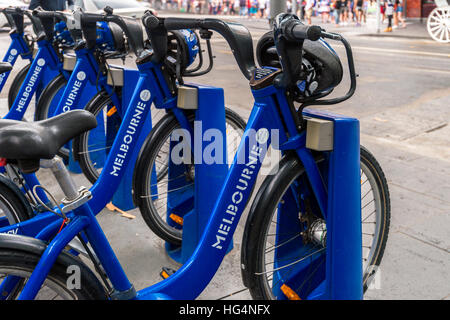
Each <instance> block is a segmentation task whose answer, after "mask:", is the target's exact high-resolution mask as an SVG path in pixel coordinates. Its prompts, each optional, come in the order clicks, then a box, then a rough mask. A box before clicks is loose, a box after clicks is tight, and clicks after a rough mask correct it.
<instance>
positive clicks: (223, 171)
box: [166, 84, 233, 263]
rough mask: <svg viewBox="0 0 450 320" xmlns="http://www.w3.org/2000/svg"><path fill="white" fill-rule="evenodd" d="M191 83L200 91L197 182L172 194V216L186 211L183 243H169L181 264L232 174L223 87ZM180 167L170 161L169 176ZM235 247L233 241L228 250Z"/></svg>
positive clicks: (196, 138)
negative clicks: (228, 158)
mask: <svg viewBox="0 0 450 320" xmlns="http://www.w3.org/2000/svg"><path fill="white" fill-rule="evenodd" d="M188 86H189V87H191V88H196V89H197V93H198V108H197V110H196V112H195V123H194V128H193V132H194V137H193V139H192V140H193V141H194V148H193V149H194V150H193V155H194V157H193V158H194V159H193V160H194V168H195V183H194V185H193V186H191V187H190V190H189V191H187V190H183V191H182V192H178V193H177V192H171V194H170V195H169V197H168V210H170V211H168V216H169V214H170V213H171V212H173V211H176V210H177V209H178V210H181V211H183V210H184V212H176V213H177V215H179V216H182V218H183V239H182V244H181V246H178V247H177V246H174V245H172V244H169V243H166V250H167V252H168V254H169V256H170V257H171V258H172V259H174V260H175V261H177V262H179V263H185V262H186V261H187V260H188V259H189V257H190V256H191V255H192V253H193V252H194V250H195V248H196V247H197V244H198V243H199V241H200V238H201V236H202V234H203V231H204V229H205V227H206V225H207V223H208V221H209V218H210V215H211V212H212V211H213V208H214V205H215V203H216V200H217V197H218V196H219V193H220V190H221V188H222V186H223V183H224V181H225V178H226V176H227V173H228V164H227V149H226V146H227V143H226V128H225V108H224V106H225V101H224V93H223V89H221V88H216V87H209V86H202V85H193V84H189V85H188ZM176 167H177V166H174V165H172V164H169V177H170V170H174V171H176V170H177V169H179V168H176ZM175 175H176V174H175ZM185 183H186V185H188V182H185ZM179 189H180V190H182V188H179ZM187 194H188V196H186V195H187ZM180 199H182V200H180ZM175 204H176V205H175ZM189 209H190V210H189ZM168 219H169V218H168ZM169 223H170V221H169ZM232 248H233V243H231V244H230V248H229V249H228V250H231V249H232Z"/></svg>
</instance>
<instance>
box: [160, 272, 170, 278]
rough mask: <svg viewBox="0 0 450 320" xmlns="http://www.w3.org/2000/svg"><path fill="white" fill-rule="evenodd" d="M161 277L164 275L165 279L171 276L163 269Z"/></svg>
mask: <svg viewBox="0 0 450 320" xmlns="http://www.w3.org/2000/svg"><path fill="white" fill-rule="evenodd" d="M161 277H163V279H167V278H168V277H169V274H168V273H167V272H165V271H161Z"/></svg>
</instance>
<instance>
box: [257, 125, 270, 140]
mask: <svg viewBox="0 0 450 320" xmlns="http://www.w3.org/2000/svg"><path fill="white" fill-rule="evenodd" d="M267 140H269V130H267V129H266V128H261V129H259V130H258V131H257V132H256V142H258V143H259V144H265V143H266V142H267Z"/></svg>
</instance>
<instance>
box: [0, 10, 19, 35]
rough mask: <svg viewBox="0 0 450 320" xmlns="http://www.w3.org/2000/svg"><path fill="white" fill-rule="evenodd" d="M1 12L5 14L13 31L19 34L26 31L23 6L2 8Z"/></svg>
mask: <svg viewBox="0 0 450 320" xmlns="http://www.w3.org/2000/svg"><path fill="white" fill-rule="evenodd" d="M0 12H2V13H3V14H4V15H5V17H6V20H7V21H8V24H9V25H10V27H11V31H12V32H16V33H19V34H22V33H23V32H24V22H23V14H24V12H23V10H22V9H21V8H14V7H7V8H3V9H0Z"/></svg>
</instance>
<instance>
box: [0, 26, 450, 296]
mask: <svg viewBox="0 0 450 320" xmlns="http://www.w3.org/2000/svg"><path fill="white" fill-rule="evenodd" d="M239 22H242V23H244V24H245V25H246V26H247V27H248V28H249V30H250V32H251V34H252V36H253V38H254V42H255V45H256V41H257V40H258V39H259V37H260V36H261V35H262V34H264V33H265V32H266V31H267V30H268V27H267V26H266V24H265V23H263V22H259V21H248V20H246V19H243V20H239ZM332 29H333V28H332ZM335 30H336V29H335ZM340 31H342V32H344V34H345V35H346V36H347V37H348V40H349V41H350V43H351V45H352V48H353V54H354V57H355V63H356V70H357V73H358V74H359V77H358V86H357V91H356V93H355V95H354V97H353V98H352V99H350V100H349V101H346V102H345V103H342V104H339V105H335V106H327V107H326V108H325V109H327V110H331V111H333V112H336V113H341V114H345V115H349V116H354V117H357V118H358V119H359V120H360V123H361V143H362V144H363V145H365V146H366V147H368V148H369V150H371V151H372V153H373V154H374V155H375V156H376V158H377V159H378V160H379V162H380V163H381V165H382V168H383V170H384V171H385V174H386V177H387V179H388V182H389V188H390V194H391V214H392V218H391V230H390V234H389V240H388V244H387V248H386V252H385V256H384V258H383V262H382V264H381V269H380V282H379V287H378V288H377V289H373V290H369V291H368V293H367V294H366V296H365V298H368V299H450V273H449V270H450V255H449V254H450V232H449V230H450V229H449V226H450V182H449V181H450V126H449V125H448V123H449V121H450V108H449V106H450V47H449V45H442V44H437V43H436V42H433V41H432V40H427V39H422V38H414V37H409V38H408V37H373V36H369V35H367V34H366V35H358V33H357V32H355V30H354V29H351V28H344V29H340ZM8 44H9V40H8V35H7V33H0V55H3V53H4V52H5V50H6V48H7V46H8ZM212 44H213V50H214V55H215V56H216V59H215V60H214V69H213V71H212V72H211V73H209V74H208V75H205V76H202V77H198V78H195V79H189V81H192V82H198V83H204V84H208V85H214V86H217V87H223V88H224V89H225V102H226V104H227V106H229V107H231V108H232V109H234V110H236V111H238V112H239V113H240V114H242V115H243V116H248V114H249V112H250V110H251V107H252V101H253V100H252V96H251V93H250V90H249V87H248V81H247V80H246V79H245V78H244V76H243V75H242V74H241V73H240V71H239V69H238V67H237V64H236V62H235V60H234V57H233V55H232V53H231V52H230V50H229V48H228V45H227V44H226V42H225V41H224V40H223V39H222V38H220V37H217V36H215V37H214V38H213V40H212ZM332 45H333V47H334V48H335V49H336V51H337V52H338V54H339V55H340V56H341V57H345V51H344V49H343V47H342V46H341V45H339V44H338V45H334V44H332ZM128 63H130V64H133V62H132V60H130V61H129V62H128ZM344 65H345V64H344ZM14 70H18V68H16V67H15V68H14ZM12 76H13V75H12ZM12 76H11V78H12ZM348 84H349V82H348V78H347V77H345V78H344V80H343V82H342V85H341V86H340V87H339V88H338V89H336V90H335V93H333V95H335V96H337V95H339V94H342V93H343V92H345V91H346V89H347V88H348ZM6 89H7V88H5V89H4V90H3V92H2V93H1V95H0V99H1V100H2V102H3V103H2V104H1V105H2V106H3V108H2V112H5V111H6V110H5V108H4V106H5V101H4V98H5V97H6V94H5V93H6V92H7V90H6ZM2 98H3V99H2ZM30 112H32V110H31V111H30ZM40 176H41V177H42V179H45V180H46V181H50V178H49V177H48V172H46V171H43V172H41V173H40ZM83 180H84V179H82V178H81V177H79V176H78V177H77V181H83ZM83 184H85V185H87V183H86V182H85V181H83ZM131 213H133V214H135V215H136V219H132V220H129V219H126V218H123V217H121V216H120V215H118V214H117V213H111V212H109V211H108V210H106V209H105V210H104V211H103V212H102V213H101V214H100V215H99V220H100V222H101V224H102V226H103V227H104V229H105V232H106V234H107V235H108V238H109V239H110V241H111V243H112V245H113V247H114V249H115V250H116V252H117V255H118V256H119V259H120V261H123V265H124V268H125V270H126V272H127V274H128V275H129V277H130V280H131V281H133V282H134V284H135V287H136V289H140V288H143V287H145V286H147V285H148V284H150V283H154V282H155V281H158V279H159V277H158V274H159V272H160V268H161V266H169V267H172V268H177V267H178V265H177V264H175V263H173V262H172V261H170V260H169V259H168V258H167V256H166V255H165V251H164V246H163V242H162V241H160V240H159V239H157V238H156V237H155V236H154V235H153V234H151V232H150V231H149V230H148V229H147V228H146V226H145V224H144V223H143V221H142V218H141V217H140V216H139V212H138V211H137V210H134V211H132V212H131ZM243 218H245V216H244V217H243ZM243 225H244V221H241V222H240V225H239V228H238V232H237V234H236V235H235V237H234V243H235V249H234V250H232V251H231V252H230V253H229V254H228V255H227V257H226V259H225V261H224V263H223V264H222V266H221V269H220V270H219V272H218V273H217V274H216V276H215V278H214V279H213V281H212V283H211V284H210V285H209V286H208V288H207V289H206V290H205V291H204V292H203V293H202V295H201V296H200V298H202V299H217V298H220V297H224V296H226V295H229V294H231V298H234V299H247V298H249V295H248V292H247V291H245V290H243V289H244V287H243V285H242V281H241V279H240V268H239V266H240V263H239V259H240V250H239V249H240V243H241V239H240V237H241V234H242V227H243ZM242 290H243V291H242Z"/></svg>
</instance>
